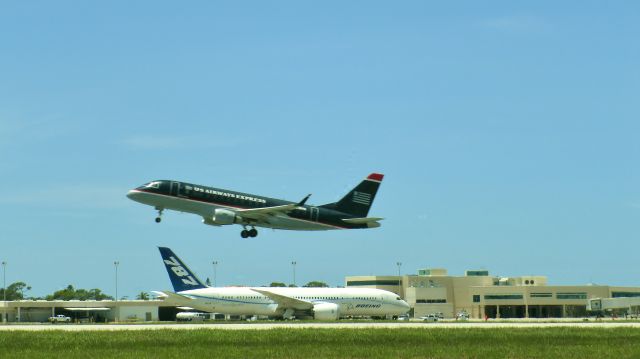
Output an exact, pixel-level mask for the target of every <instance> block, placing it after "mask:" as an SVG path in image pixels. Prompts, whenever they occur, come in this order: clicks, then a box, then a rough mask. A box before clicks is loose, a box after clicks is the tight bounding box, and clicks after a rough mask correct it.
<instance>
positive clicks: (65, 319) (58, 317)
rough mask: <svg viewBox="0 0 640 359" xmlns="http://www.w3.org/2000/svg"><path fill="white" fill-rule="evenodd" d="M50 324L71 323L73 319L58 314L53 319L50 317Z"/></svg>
mask: <svg viewBox="0 0 640 359" xmlns="http://www.w3.org/2000/svg"><path fill="white" fill-rule="evenodd" d="M49 322H51V323H53V324H55V323H70V322H71V317H67V316H66V315H62V314H58V315H54V316H53V317H49Z"/></svg>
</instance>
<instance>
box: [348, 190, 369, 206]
mask: <svg viewBox="0 0 640 359" xmlns="http://www.w3.org/2000/svg"><path fill="white" fill-rule="evenodd" d="M351 200H352V201H353V202H355V203H359V204H362V205H365V206H369V205H370V204H371V195H370V194H369V193H364V192H358V191H353V198H352V199H351Z"/></svg>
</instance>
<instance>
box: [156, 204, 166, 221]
mask: <svg viewBox="0 0 640 359" xmlns="http://www.w3.org/2000/svg"><path fill="white" fill-rule="evenodd" d="M156 210H157V211H158V217H156V223H160V221H162V211H164V208H162V207H156Z"/></svg>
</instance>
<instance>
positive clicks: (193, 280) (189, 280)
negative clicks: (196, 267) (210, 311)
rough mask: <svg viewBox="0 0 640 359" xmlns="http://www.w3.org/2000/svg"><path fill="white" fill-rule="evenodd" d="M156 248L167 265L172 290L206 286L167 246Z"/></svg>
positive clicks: (180, 290) (179, 290) (177, 290)
mask: <svg viewBox="0 0 640 359" xmlns="http://www.w3.org/2000/svg"><path fill="white" fill-rule="evenodd" d="M158 249H160V255H161V256H162V260H163V261H164V265H165V267H167V273H169V279H171V284H172V285H173V290H174V291H176V292H182V291H183V290H190V289H200V288H207V286H206V285H205V284H204V283H202V281H201V280H200V279H198V277H196V275H195V274H193V272H192V271H191V270H190V269H189V267H187V265H186V264H184V262H182V260H180V258H178V256H177V255H176V254H175V253H173V251H172V250H171V249H169V248H167V247H158Z"/></svg>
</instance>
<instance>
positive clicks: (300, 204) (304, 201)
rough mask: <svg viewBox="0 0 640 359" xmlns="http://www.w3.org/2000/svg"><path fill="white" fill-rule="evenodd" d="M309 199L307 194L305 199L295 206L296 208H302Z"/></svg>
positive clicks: (309, 195)
mask: <svg viewBox="0 0 640 359" xmlns="http://www.w3.org/2000/svg"><path fill="white" fill-rule="evenodd" d="M309 197H311V193H309V194H308V195H307V196H306V197H305V198H303V199H302V201H300V202H298V204H296V206H298V207H302V206H304V204H305V203H306V202H307V200H308V199H309Z"/></svg>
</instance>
